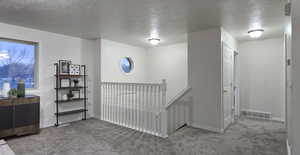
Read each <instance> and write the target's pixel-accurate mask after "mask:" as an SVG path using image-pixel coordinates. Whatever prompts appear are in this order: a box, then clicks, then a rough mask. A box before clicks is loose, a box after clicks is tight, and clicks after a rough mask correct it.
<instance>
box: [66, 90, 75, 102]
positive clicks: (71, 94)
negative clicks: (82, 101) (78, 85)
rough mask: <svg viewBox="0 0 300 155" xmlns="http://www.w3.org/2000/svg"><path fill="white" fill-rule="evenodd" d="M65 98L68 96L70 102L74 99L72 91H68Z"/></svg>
mask: <svg viewBox="0 0 300 155" xmlns="http://www.w3.org/2000/svg"><path fill="white" fill-rule="evenodd" d="M67 96H68V100H71V99H72V98H73V97H74V94H73V93H72V91H69V93H68V94H67Z"/></svg>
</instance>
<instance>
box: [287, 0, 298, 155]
mask: <svg viewBox="0 0 300 155" xmlns="http://www.w3.org/2000/svg"><path fill="white" fill-rule="evenodd" d="M299 27H300V1H299V0H294V1H292V30H293V32H292V55H293V58H292V59H293V60H292V62H293V71H292V80H293V87H292V104H291V118H290V121H289V123H290V124H291V130H290V132H291V133H290V136H291V137H293V138H292V141H291V143H292V152H293V155H299V154H300V133H299V132H300V131H299V129H300V119H299V118H300V112H299V109H300V104H299V101H300V95H299V94H300V52H299V51H300V28H299Z"/></svg>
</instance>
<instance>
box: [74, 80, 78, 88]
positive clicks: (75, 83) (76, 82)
mask: <svg viewBox="0 0 300 155" xmlns="http://www.w3.org/2000/svg"><path fill="white" fill-rule="evenodd" d="M73 83H74V87H78V83H79V80H78V79H73Z"/></svg>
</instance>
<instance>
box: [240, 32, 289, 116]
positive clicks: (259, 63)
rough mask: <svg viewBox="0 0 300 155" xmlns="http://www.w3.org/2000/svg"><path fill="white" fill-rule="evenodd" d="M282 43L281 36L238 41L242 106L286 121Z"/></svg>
mask: <svg viewBox="0 0 300 155" xmlns="http://www.w3.org/2000/svg"><path fill="white" fill-rule="evenodd" d="M283 43H284V40H283V38H274V39H267V40H256V41H247V42H242V43H240V46H239V51H240V53H239V58H240V94H241V98H240V99H241V109H247V110H254V111H261V112H270V113H272V117H273V118H274V119H275V120H280V121H284V120H285V98H284V95H285V92H284V89H285V85H284V76H285V75H284V62H285V61H284V47H283Z"/></svg>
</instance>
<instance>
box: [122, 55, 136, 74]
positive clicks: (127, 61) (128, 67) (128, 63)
mask: <svg viewBox="0 0 300 155" xmlns="http://www.w3.org/2000/svg"><path fill="white" fill-rule="evenodd" d="M121 69H122V71H123V72H125V73H130V72H131V71H132V69H133V61H132V59H131V58H129V57H125V58H122V59H121Z"/></svg>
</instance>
